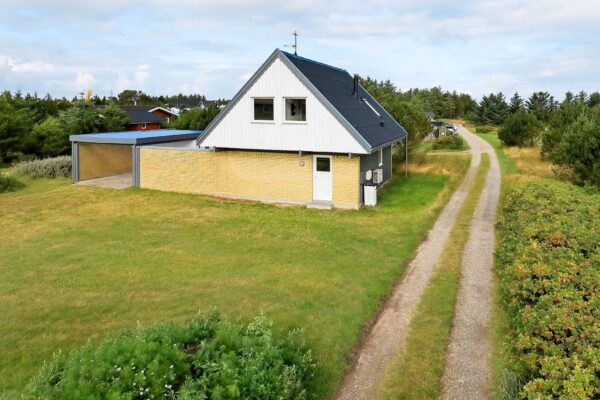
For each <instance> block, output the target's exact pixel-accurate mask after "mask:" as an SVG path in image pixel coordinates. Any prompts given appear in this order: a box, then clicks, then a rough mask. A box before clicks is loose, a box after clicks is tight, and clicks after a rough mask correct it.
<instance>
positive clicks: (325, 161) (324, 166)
mask: <svg viewBox="0 0 600 400" xmlns="http://www.w3.org/2000/svg"><path fill="white" fill-rule="evenodd" d="M317 171H319V172H329V171H331V158H329V157H317Z"/></svg>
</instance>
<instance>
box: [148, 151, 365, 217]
mask: <svg viewBox="0 0 600 400" xmlns="http://www.w3.org/2000/svg"><path fill="white" fill-rule="evenodd" d="M301 164H303V165H301ZM359 173H360V162H359V159H358V157H355V158H353V159H348V157H347V156H340V157H334V160H333V203H334V205H339V206H343V207H358V206H359ZM312 176H313V172H312V155H305V156H302V157H300V156H298V154H295V153H277V152H258V151H217V152H206V151H194V150H181V149H161V148H152V147H142V148H140V187H142V188H148V189H157V190H165V191H173V192H185V193H198V194H207V195H212V196H221V197H234V198H245V199H253V200H262V201H274V202H289V203H300V204H305V203H309V202H311V201H312Z"/></svg>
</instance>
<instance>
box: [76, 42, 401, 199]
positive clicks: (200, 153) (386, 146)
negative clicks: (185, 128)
mask: <svg viewBox="0 0 600 400" xmlns="http://www.w3.org/2000/svg"><path fill="white" fill-rule="evenodd" d="M79 136H80V137H79V138H78V137H71V140H72V141H73V146H74V154H78V156H77V158H75V157H74V162H75V164H76V165H78V164H81V163H82V162H83V160H82V159H81V157H82V153H81V151H78V149H76V147H77V146H79V144H78V143H79V142H78V140H81V136H85V135H79ZM406 138H407V133H406V131H405V130H404V128H402V126H400V125H399V124H398V123H397V122H396V121H395V120H394V119H393V118H392V117H391V116H390V115H389V114H388V113H387V112H386V111H385V110H384V109H383V107H381V105H380V104H379V103H377V101H376V100H375V99H374V98H373V97H372V96H371V95H370V94H369V93H368V92H367V91H366V90H365V89H364V88H363V87H362V86H361V85H360V83H359V79H358V77H357V76H354V77H353V76H352V75H350V74H349V73H348V72H347V71H346V70H344V69H340V68H337V67H333V66H330V65H326V64H323V63H320V62H317V61H313V60H309V59H306V58H303V57H299V56H296V55H293V54H290V53H286V52H283V51H281V50H279V49H277V50H275V51H274V52H273V53H272V54H271V56H270V57H269V58H268V59H267V60H266V61H265V62H264V63H263V65H262V66H261V67H260V68H259V69H258V70H257V71H256V72H255V73H254V75H253V76H252V77H251V78H250V80H249V81H248V82H247V83H246V84H245V85H244V86H243V87H242V88H241V89H240V91H239V92H238V93H237V94H236V95H235V97H234V98H233V99H232V100H231V101H230V102H229V103H228V104H227V106H226V107H225V108H224V109H223V110H222V111H221V112H220V114H219V115H218V116H217V117H216V118H215V119H214V120H213V121H212V122H211V123H210V124H209V125H208V127H207V128H206V130H204V131H203V132H201V133H199V135H198V137H197V138H196V139H194V140H181V141H179V140H174V139H173V138H166V137H165V138H162V139H161V141H162V143H143V142H142V141H140V142H137V143H134V144H129V146H130V150H129V151H132V152H133V156H132V162H133V163H135V164H136V165H135V166H132V170H133V171H135V173H134V174H133V175H134V176H133V179H132V184H133V185H135V186H140V187H143V188H148V189H156V190H164V191H175V192H186V193H197V194H204V195H211V196H217V197H225V198H234V199H248V200H256V201H263V202H273V203H288V204H300V205H307V206H311V207H320V208H331V207H339V208H353V209H357V208H359V207H360V206H361V205H362V204H363V186H364V185H369V186H378V187H381V186H382V185H384V184H385V183H386V182H388V181H389V180H390V179H391V177H392V146H394V145H395V144H397V143H399V142H401V141H405V140H406ZM169 140H172V141H170V142H168V141H169ZM104 143H105V144H111V145H115V143H110V142H104ZM86 144H88V143H86ZM98 144H100V143H98ZM111 151H112V150H110V149H107V151H106V152H104V154H103V156H102V157H104V159H105V160H106V161H105V162H108V160H109V159H110V154H111ZM78 168H79V167H74V170H77V169H78ZM74 177H75V171H74ZM79 178H80V176H79Z"/></svg>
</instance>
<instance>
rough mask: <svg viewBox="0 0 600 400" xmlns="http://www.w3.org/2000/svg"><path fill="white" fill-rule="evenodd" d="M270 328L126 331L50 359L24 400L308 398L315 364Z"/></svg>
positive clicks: (256, 323) (206, 322) (292, 338)
mask: <svg viewBox="0 0 600 400" xmlns="http://www.w3.org/2000/svg"><path fill="white" fill-rule="evenodd" d="M271 326H272V322H271V321H269V320H267V319H266V318H265V317H257V318H255V319H254V320H253V321H252V322H250V323H249V324H247V325H241V324H231V323H228V322H226V321H223V320H222V319H221V318H220V317H219V316H218V315H216V314H213V315H211V316H203V315H198V316H196V317H195V318H193V319H192V320H191V321H190V322H188V323H186V324H185V325H183V326H182V325H177V324H174V323H164V324H159V325H155V326H151V327H148V328H145V329H137V330H126V331H125V332H123V333H122V334H120V335H119V336H117V337H115V338H111V339H108V340H105V341H103V342H101V343H99V344H88V345H86V346H84V347H83V348H81V349H79V350H74V351H71V352H69V353H63V352H58V353H56V354H55V355H54V356H53V358H52V360H51V361H50V362H49V363H48V364H46V365H44V367H43V368H42V370H41V371H40V372H39V373H38V374H37V375H36V376H35V377H34V378H33V379H32V380H31V382H30V383H29V385H28V388H27V392H26V394H25V396H24V397H25V399H48V400H62V399H64V400H67V399H75V398H104V399H131V400H134V399H140V400H142V399H162V398H177V399H181V400H186V399H187V400H195V399H223V400H226V399H239V398H242V399H265V400H268V399H273V400H275V399H277V400H286V399H289V400H307V399H312V398H314V386H313V381H314V372H315V365H314V361H313V357H312V354H311V352H310V350H308V349H307V348H306V345H305V342H304V338H303V335H302V332H301V331H299V330H293V331H291V332H289V333H288V334H287V336H284V337H282V338H280V337H278V336H277V335H274V334H273V332H272V331H271Z"/></svg>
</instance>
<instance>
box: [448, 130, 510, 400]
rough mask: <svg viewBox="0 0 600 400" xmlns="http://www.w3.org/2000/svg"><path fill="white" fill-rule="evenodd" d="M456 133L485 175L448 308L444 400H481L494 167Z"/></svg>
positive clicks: (487, 349)
mask: <svg viewBox="0 0 600 400" xmlns="http://www.w3.org/2000/svg"><path fill="white" fill-rule="evenodd" d="M460 133H461V135H463V137H465V138H466V139H467V140H468V141H469V143H471V142H473V141H478V142H479V145H478V146H479V147H481V148H482V149H483V151H484V152H486V153H487V154H489V156H490V171H489V173H488V176H487V181H486V184H485V187H484V188H483V191H482V193H481V197H480V199H479V203H478V204H477V208H476V209H475V213H474V215H473V220H472V221H471V226H470V235H469V240H468V241H467V244H466V245H465V249H464V252H463V259H462V275H461V281H460V286H459V289H458V297H457V300H456V307H455V310H454V320H453V322H452V332H451V334H450V344H449V347H448V355H447V360H446V369H445V371H444V377H443V378H442V384H443V396H442V397H443V398H444V399H487V398H488V397H489V383H490V377H491V370H490V362H489V360H490V353H491V344H490V331H489V328H490V326H489V323H490V315H491V312H492V304H493V303H492V301H493V272H492V267H493V263H494V246H495V234H494V225H495V223H496V209H497V206H498V199H499V197H500V167H499V166H498V159H497V157H496V153H495V152H494V149H493V148H492V146H491V145H490V144H489V143H487V142H485V141H484V140H483V139H480V138H479V137H477V136H475V135H473V134H472V133H470V132H469V131H468V130H466V129H465V128H463V127H461V128H460Z"/></svg>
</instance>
